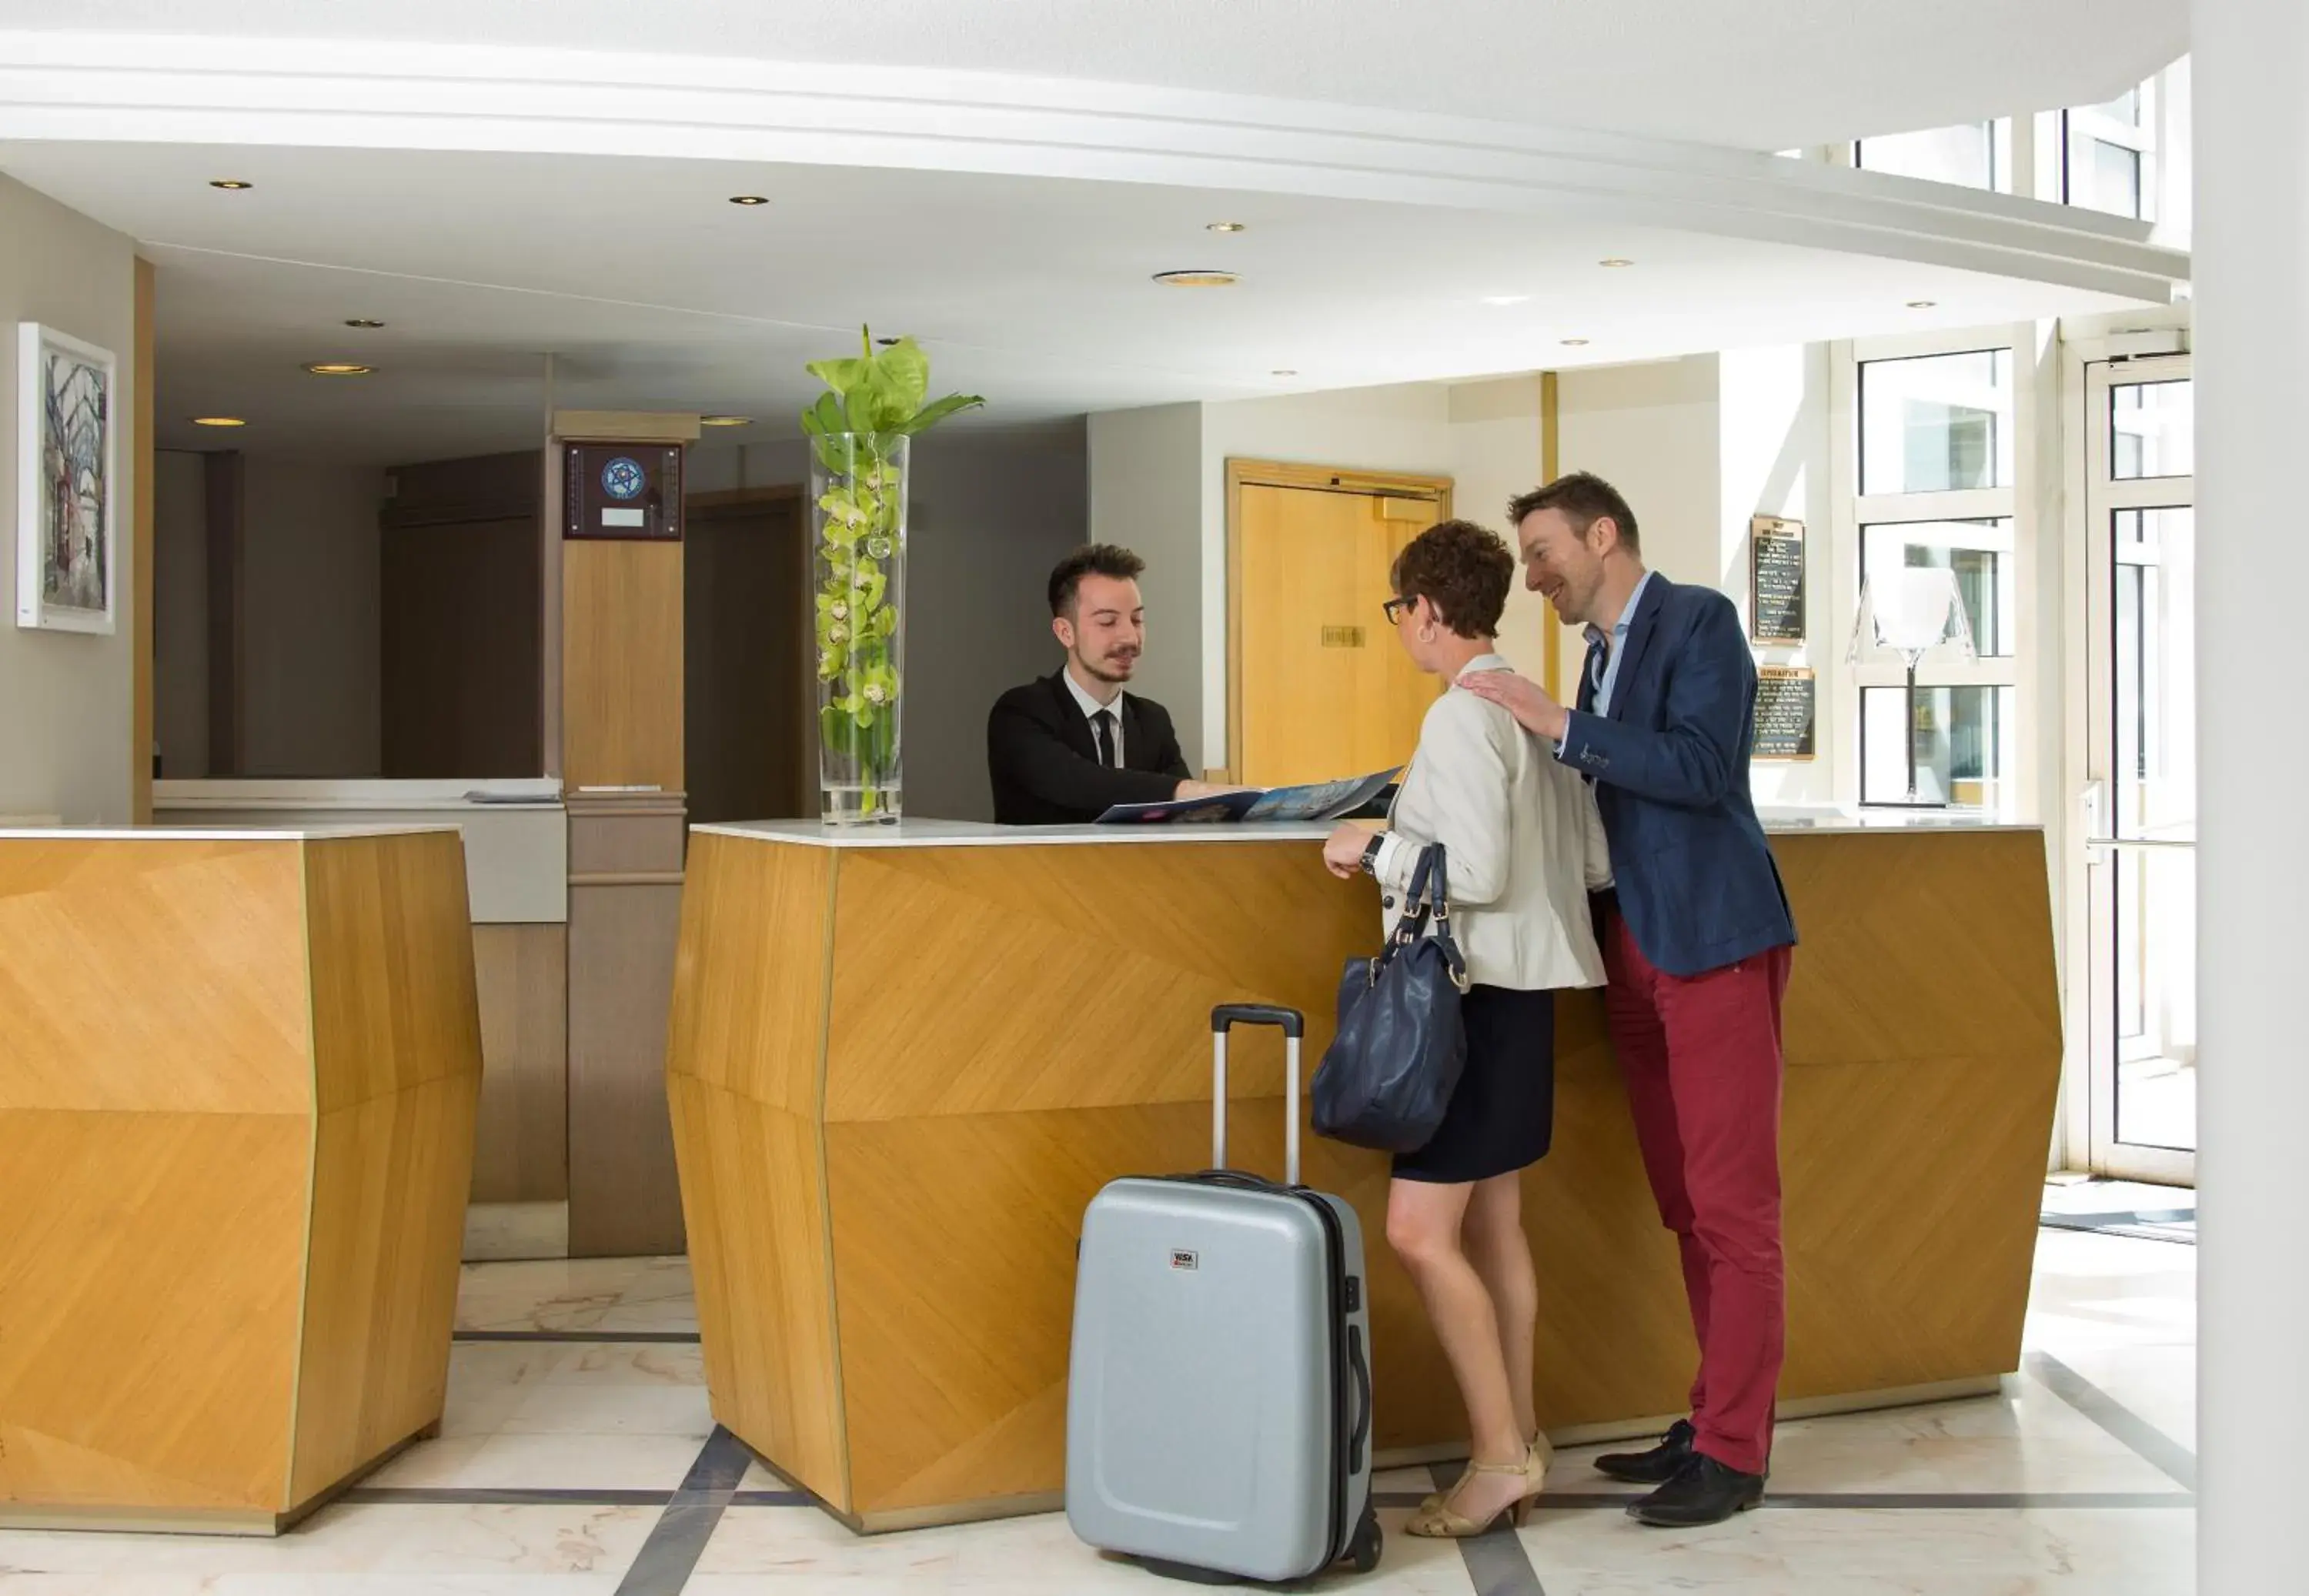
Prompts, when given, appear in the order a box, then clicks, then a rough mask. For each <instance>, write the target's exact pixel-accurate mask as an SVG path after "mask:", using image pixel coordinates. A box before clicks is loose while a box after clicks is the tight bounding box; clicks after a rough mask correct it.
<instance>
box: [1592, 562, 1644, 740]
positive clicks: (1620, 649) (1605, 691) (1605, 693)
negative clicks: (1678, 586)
mask: <svg viewBox="0 0 2309 1596" xmlns="http://www.w3.org/2000/svg"><path fill="white" fill-rule="evenodd" d="M1651 583H1652V574H1651V573H1650V572H1648V571H1647V572H1645V573H1644V574H1643V576H1642V577H1641V578H1640V579H1639V581H1638V582H1637V583H1636V591H1634V592H1632V593H1630V594H1629V595H1628V605H1627V608H1624V609H1622V610H1621V611H1620V618H1619V619H1618V620H1617V621H1615V622H1613V625H1612V633H1611V635H1610V636H1609V637H1606V636H1605V635H1604V629H1603V628H1602V627H1601V626H1598V625H1594V624H1593V623H1592V622H1591V623H1590V624H1589V625H1588V627H1587V647H1588V651H1590V653H1592V652H1593V651H1595V648H1596V644H1597V643H1602V644H1603V645H1604V679H1603V680H1602V681H1600V682H1597V683H1596V707H1595V712H1596V714H1598V715H1608V714H1610V713H1611V712H1612V689H1613V687H1615V686H1618V685H1619V681H1620V656H1621V654H1622V653H1624V652H1626V649H1625V647H1624V646H1623V645H1624V644H1625V643H1627V641H1628V628H1629V627H1630V626H1632V625H1635V621H1636V606H1637V605H1639V604H1640V603H1642V602H1643V599H1644V590H1645V589H1646V588H1647V587H1649V586H1651Z"/></svg>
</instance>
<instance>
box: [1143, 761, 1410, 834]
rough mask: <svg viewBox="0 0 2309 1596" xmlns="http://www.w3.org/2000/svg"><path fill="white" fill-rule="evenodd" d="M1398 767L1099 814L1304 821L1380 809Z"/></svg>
mask: <svg viewBox="0 0 2309 1596" xmlns="http://www.w3.org/2000/svg"><path fill="white" fill-rule="evenodd" d="M1399 769H1400V767H1397V770H1386V771H1375V772H1372V773H1371V774H1370V775H1368V776H1353V777H1350V778H1348V779H1347V780H1345V781H1315V782H1310V783H1308V784H1306V785H1304V786H1299V787H1274V788H1269V789H1267V790H1266V791H1264V792H1261V791H1258V790H1256V789H1253V790H1251V791H1249V792H1222V793H1218V794H1215V795H1214V796H1212V797H1210V798H1168V799H1165V800H1164V801H1163V802H1162V803H1159V804H1117V805H1115V806H1114V807H1112V808H1111V809H1109V810H1108V811H1107V812H1106V813H1105V814H1103V815H1100V816H1099V817H1098V824H1101V825H1168V824H1194V823H1198V822H1212V821H1242V822H1246V823H1249V824H1262V823H1266V822H1274V823H1276V824H1301V825H1303V824H1308V823H1310V822H1313V821H1321V820H1345V819H1346V818H1347V817H1349V816H1350V815H1361V814H1362V813H1364V812H1366V811H1371V812H1374V813H1376V812H1379V811H1378V810H1375V809H1374V806H1378V805H1379V804H1380V799H1381V795H1383V794H1384V793H1385V792H1386V791H1387V789H1388V786H1389V785H1390V784H1391V783H1392V782H1393V781H1395V778H1396V776H1397V773H1398V771H1399Z"/></svg>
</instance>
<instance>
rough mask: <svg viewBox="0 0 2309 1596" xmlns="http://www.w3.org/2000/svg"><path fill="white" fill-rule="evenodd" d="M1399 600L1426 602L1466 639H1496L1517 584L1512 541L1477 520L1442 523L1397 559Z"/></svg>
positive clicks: (1393, 579) (1394, 575) (1393, 578)
mask: <svg viewBox="0 0 2309 1596" xmlns="http://www.w3.org/2000/svg"><path fill="white" fill-rule="evenodd" d="M1388 579H1389V580H1390V581H1391V582H1394V584H1395V591H1396V592H1397V595H1398V596H1399V597H1402V598H1405V599H1424V600H1427V601H1428V602H1429V603H1430V604H1432V605H1433V606H1434V607H1435V613H1436V615H1437V617H1439V618H1440V619H1441V621H1442V622H1443V624H1444V625H1447V626H1449V627H1450V628H1451V630H1453V631H1454V632H1457V634H1459V635H1460V636H1462V637H1495V636H1497V635H1498V634H1499V630H1500V616H1501V615H1502V614H1503V613H1505V612H1506V609H1507V607H1508V589H1509V587H1510V586H1512V585H1514V582H1515V556H1514V555H1512V554H1510V553H1509V552H1508V546H1507V541H1506V539H1502V538H1501V537H1500V535H1499V534H1498V533H1497V532H1495V531H1492V529H1491V528H1489V527H1486V526H1477V525H1476V524H1475V523H1474V522H1472V521H1439V522H1436V523H1435V524H1434V525H1433V526H1431V527H1429V528H1428V529H1427V530H1426V531H1423V532H1422V533H1420V534H1419V536H1417V537H1416V538H1414V539H1412V540H1411V541H1410V542H1409V543H1406V544H1405V545H1404V548H1403V552H1402V553H1401V554H1399V555H1397V556H1395V569H1394V571H1393V573H1392V574H1390V576H1389V578H1388Z"/></svg>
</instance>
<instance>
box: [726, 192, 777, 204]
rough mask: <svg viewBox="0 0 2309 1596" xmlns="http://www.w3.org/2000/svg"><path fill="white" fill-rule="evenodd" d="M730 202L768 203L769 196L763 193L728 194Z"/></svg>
mask: <svg viewBox="0 0 2309 1596" xmlns="http://www.w3.org/2000/svg"><path fill="white" fill-rule="evenodd" d="M730 203H731V204H733V205H766V204H768V203H770V196H769V195H767V194H731V196H730Z"/></svg>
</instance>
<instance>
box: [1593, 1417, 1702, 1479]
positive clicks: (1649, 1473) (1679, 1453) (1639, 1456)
mask: <svg viewBox="0 0 2309 1596" xmlns="http://www.w3.org/2000/svg"><path fill="white" fill-rule="evenodd" d="M1698 1439H1699V1431H1698V1430H1696V1429H1694V1428H1691V1420H1690V1419H1677V1420H1676V1421H1675V1422H1674V1423H1673V1424H1672V1425H1670V1426H1669V1427H1668V1432H1667V1434H1666V1435H1665V1436H1663V1437H1662V1438H1661V1440H1660V1444H1659V1445H1656V1446H1655V1447H1653V1448H1652V1449H1651V1450H1650V1451H1649V1452H1607V1453H1605V1454H1604V1455H1603V1456H1601V1457H1599V1458H1597V1459H1596V1468H1597V1469H1598V1470H1600V1471H1603V1472H1604V1473H1606V1474H1609V1475H1610V1476H1611V1477H1612V1478H1613V1479H1614V1480H1626V1481H1627V1482H1628V1483H1629V1484H1630V1485H1665V1484H1666V1483H1667V1482H1668V1481H1669V1480H1673V1479H1674V1478H1675V1477H1676V1476H1677V1475H1678V1474H1681V1473H1682V1472H1683V1465H1684V1464H1686V1463H1688V1462H1691V1458H1692V1451H1691V1444H1692V1443H1693V1442H1694V1441H1696V1440H1698Z"/></svg>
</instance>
